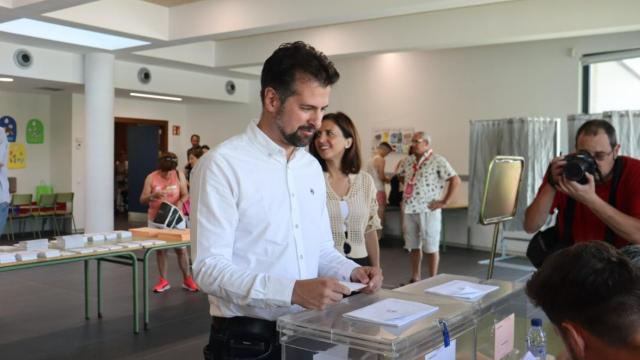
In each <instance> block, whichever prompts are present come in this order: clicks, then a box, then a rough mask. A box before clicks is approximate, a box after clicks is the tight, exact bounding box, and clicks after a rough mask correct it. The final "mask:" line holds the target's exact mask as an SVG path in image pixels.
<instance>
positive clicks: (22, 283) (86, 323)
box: [0, 247, 526, 360]
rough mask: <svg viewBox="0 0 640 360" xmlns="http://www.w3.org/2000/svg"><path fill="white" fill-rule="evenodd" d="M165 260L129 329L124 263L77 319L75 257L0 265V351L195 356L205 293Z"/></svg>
mask: <svg viewBox="0 0 640 360" xmlns="http://www.w3.org/2000/svg"><path fill="white" fill-rule="evenodd" d="M487 256H488V254H487V253H485V252H480V251H473V250H466V249H459V248H452V247H449V248H447V251H446V252H444V253H442V259H441V272H444V273H452V274H463V275H472V276H478V277H484V276H485V274H486V270H487V268H486V266H482V265H478V264H477V262H478V260H481V259H485V258H487ZM381 258H382V267H383V269H384V276H385V280H384V286H385V287H387V288H393V287H396V286H397V285H398V284H399V283H401V282H403V281H406V280H407V279H408V278H409V269H410V267H409V258H408V255H407V253H406V252H405V251H404V250H402V249H400V248H383V249H382V251H381ZM94 266H95V265H93V264H92V268H91V270H92V273H93V274H95V268H94ZM169 266H170V276H169V280H170V281H171V282H172V284H174V285H175V286H174V287H173V288H172V289H171V290H170V291H168V292H166V293H163V294H151V295H150V301H151V303H150V306H151V323H150V325H151V326H150V329H149V330H148V331H143V332H142V333H141V334H139V335H133V333H132V323H131V321H132V319H131V280H130V274H131V273H130V269H129V268H128V267H125V266H122V265H117V264H110V263H104V264H103V268H102V271H103V279H104V281H103V299H104V300H103V315H104V317H103V318H102V319H98V318H97V316H96V315H95V300H96V298H95V281H94V280H93V279H92V280H93V281H92V282H91V286H92V298H91V300H92V302H91V306H92V307H93V308H92V309H93V312H92V318H91V319H90V320H85V319H84V311H83V307H84V299H83V265H82V264H81V263H72V264H67V265H59V266H53V267H44V268H36V269H30V270H19V271H11V272H4V273H0V359H3V360H5V359H6V360H8V359H185V360H186V359H200V358H201V349H202V346H203V345H204V344H205V343H206V342H207V339H208V331H209V321H210V320H209V316H208V303H207V299H206V296H205V295H204V294H202V293H195V294H194V293H189V292H186V291H183V290H182V289H180V287H179V277H180V276H179V271H178V269H177V265H176V261H175V260H174V254H173V253H171V258H170V259H169ZM154 268H155V264H153V265H152V267H151V269H154ZM423 273H424V274H426V269H424V270H423ZM152 274H153V276H152V277H151V278H152V279H153V280H155V273H154V272H152ZM525 275H526V272H522V271H517V270H509V269H504V268H496V272H495V276H494V277H495V278H498V279H508V280H515V279H518V278H521V277H523V276H525ZM153 280H152V281H153Z"/></svg>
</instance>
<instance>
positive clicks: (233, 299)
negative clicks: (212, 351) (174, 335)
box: [191, 121, 358, 320]
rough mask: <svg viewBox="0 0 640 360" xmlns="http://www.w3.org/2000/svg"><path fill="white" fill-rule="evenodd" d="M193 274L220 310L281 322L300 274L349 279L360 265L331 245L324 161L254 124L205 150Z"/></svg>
mask: <svg viewBox="0 0 640 360" xmlns="http://www.w3.org/2000/svg"><path fill="white" fill-rule="evenodd" d="M191 210H192V215H191V216H192V226H193V227H192V230H191V231H192V233H191V234H192V237H191V239H192V240H193V241H194V243H193V245H192V252H193V256H194V258H195V262H194V263H193V273H194V276H195V280H196V282H197V283H198V285H199V286H200V288H201V289H202V291H204V292H205V293H207V294H209V303H210V304H211V307H210V312H211V315H214V316H222V317H232V316H249V317H254V318H261V319H267V320H275V319H277V318H278V317H280V316H281V315H284V314H287V313H291V312H295V311H299V310H301V309H302V308H301V307H299V306H297V305H292V304H291V297H292V294H293V287H294V284H295V281H296V280H298V279H311V278H315V277H318V276H331V277H335V278H337V279H339V280H349V278H350V275H351V272H352V271H353V269H355V268H356V267H358V265H357V264H356V263H354V262H352V261H350V260H348V259H346V258H345V257H344V256H342V255H341V254H340V253H339V252H338V251H336V250H335V249H334V247H333V240H332V235H331V228H330V226H329V217H328V214H327V207H326V188H325V182H324V176H323V174H322V169H321V168H320V164H319V163H318V161H317V160H316V159H315V158H314V157H312V156H311V155H309V154H308V153H307V152H306V151H304V150H303V149H296V150H295V152H294V154H293V155H292V158H291V159H290V160H289V161H288V162H287V158H286V153H285V150H284V149H283V148H281V147H280V146H278V145H277V144H276V143H274V142H273V141H272V140H271V139H270V138H269V137H267V136H266V135H265V134H264V133H263V132H262V130H260V129H259V128H258V127H257V122H255V121H254V122H251V123H250V124H249V126H248V128H247V131H246V132H245V133H244V134H242V135H238V136H235V137H233V138H231V139H229V140H227V141H225V142H223V143H222V144H220V145H219V146H217V147H216V148H215V149H213V150H212V151H209V152H208V153H207V154H205V155H204V156H203V157H202V158H201V159H200V161H198V164H197V165H196V168H195V169H194V173H193V177H192V182H191Z"/></svg>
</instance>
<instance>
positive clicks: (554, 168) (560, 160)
mask: <svg viewBox="0 0 640 360" xmlns="http://www.w3.org/2000/svg"><path fill="white" fill-rule="evenodd" d="M566 163H567V161H566V160H565V159H564V156H558V157H555V158H553V160H551V163H550V164H549V178H550V180H551V184H550V185H552V186H554V187H555V186H557V185H558V184H559V183H560V180H561V179H562V172H563V171H564V165H565V164H566Z"/></svg>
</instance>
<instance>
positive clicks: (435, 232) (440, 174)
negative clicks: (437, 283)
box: [403, 131, 460, 282]
mask: <svg viewBox="0 0 640 360" xmlns="http://www.w3.org/2000/svg"><path fill="white" fill-rule="evenodd" d="M411 145H412V146H413V151H414V155H415V156H414V157H411V158H409V161H406V164H405V185H404V194H403V196H404V214H403V221H404V224H403V232H404V242H405V245H404V246H405V249H407V251H409V252H410V253H411V254H410V257H411V280H410V282H415V281H418V280H420V279H421V277H422V276H421V269H422V267H421V263H422V253H423V252H424V253H425V254H426V255H427V267H428V270H429V276H435V275H436V273H437V272H438V264H439V262H440V256H439V255H440V254H439V247H440V230H441V228H442V210H441V209H442V208H443V207H445V206H447V204H449V201H450V200H451V197H452V196H453V194H454V193H455V192H456V190H457V189H458V187H459V186H460V178H459V177H458V175H457V174H456V172H455V170H454V169H453V167H451V165H450V164H449V162H448V161H447V159H445V158H444V157H443V156H441V155H438V154H434V153H433V150H432V149H431V146H430V145H431V138H430V137H429V136H428V135H426V134H425V133H424V132H422V131H418V132H416V133H415V134H414V135H413V138H412V139H411ZM445 187H446V191H445Z"/></svg>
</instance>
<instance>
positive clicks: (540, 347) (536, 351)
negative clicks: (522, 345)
mask: <svg viewBox="0 0 640 360" xmlns="http://www.w3.org/2000/svg"><path fill="white" fill-rule="evenodd" d="M527 351H529V352H530V353H531V355H533V356H534V357H535V358H536V359H539V360H545V359H546V358H547V337H546V335H545V333H544V330H543V329H542V319H531V328H529V333H528V334H527Z"/></svg>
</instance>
